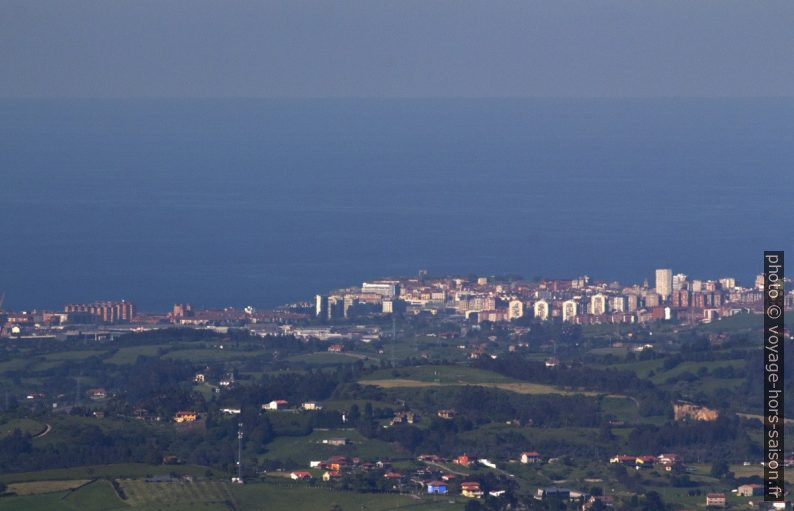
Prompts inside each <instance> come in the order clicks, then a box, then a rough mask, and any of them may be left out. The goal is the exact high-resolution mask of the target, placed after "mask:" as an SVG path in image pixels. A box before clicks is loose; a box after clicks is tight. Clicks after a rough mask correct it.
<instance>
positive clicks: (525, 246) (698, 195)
mask: <svg viewBox="0 0 794 511" xmlns="http://www.w3.org/2000/svg"><path fill="white" fill-rule="evenodd" d="M792 191H794V100H792V99H653V100H652V99H647V100H642V99H631V100H587V99H580V100H541V99H526V100H524V99H515V100H495V99H494V100H489V99H482V100H431V99H427V100H398V99H394V100H254V99H251V100H242V99H241V100H166V99H162V100H3V101H0V292H2V291H5V292H6V294H7V298H6V306H7V307H9V308H14V309H26V308H33V307H51V308H60V307H61V306H62V305H63V304H64V303H67V302H87V301H94V300H97V299H121V298H126V299H128V300H132V301H134V302H136V303H137V304H138V305H139V308H141V309H143V310H159V309H164V308H166V307H168V306H169V305H170V304H171V303H173V302H183V301H186V302H192V303H193V304H194V305H196V306H200V307H201V306H206V307H211V306H223V305H247V304H251V305H254V306H273V305H277V304H281V303H286V302H290V301H296V300H302V299H309V298H310V297H311V296H312V295H313V294H314V293H316V292H322V291H326V290H329V289H331V288H334V287H339V286H346V285H352V284H357V283H360V282H361V281H362V280H365V279H372V278H376V277H380V276H386V275H409V274H410V275H412V274H415V273H416V272H417V270H419V269H420V268H426V269H428V270H429V271H430V273H431V274H435V275H439V274H448V273H461V274H468V273H479V274H495V273H517V274H520V275H524V276H525V277H528V278H531V277H534V276H546V277H560V278H563V277H574V276H577V275H582V274H588V275H590V276H591V277H592V278H596V279H609V280H615V279H617V280H620V281H622V282H632V281H641V280H642V279H643V278H649V279H651V277H652V272H653V269H654V268H656V267H660V266H665V267H672V268H673V270H674V271H675V272H683V273H686V274H688V275H690V276H692V277H693V278H712V277H720V276H723V275H734V276H736V277H738V278H739V279H740V280H741V281H743V282H745V283H749V281H750V279H752V278H753V276H754V275H755V274H757V273H758V272H759V271H760V269H761V264H762V260H761V253H762V251H763V250H764V249H767V250H771V249H792V248H794V247H792V233H794V214H792V213H793V212H792V208H791V195H792Z"/></svg>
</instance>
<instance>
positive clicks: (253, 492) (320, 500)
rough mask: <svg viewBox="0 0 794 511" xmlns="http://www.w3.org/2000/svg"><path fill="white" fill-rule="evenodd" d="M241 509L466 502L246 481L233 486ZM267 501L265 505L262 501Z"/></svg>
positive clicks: (428, 507) (456, 507)
mask: <svg viewBox="0 0 794 511" xmlns="http://www.w3.org/2000/svg"><path fill="white" fill-rule="evenodd" d="M232 493H233V494H234V496H235V498H236V500H237V503H238V505H239V508H240V509H241V510H249V509H250V510H260V509H261V510H267V511H271V510H273V511H280V510H289V511H327V510H329V509H331V507H332V506H333V505H334V504H338V505H339V506H340V507H341V508H342V509H343V510H345V511H353V510H355V511H358V510H360V509H366V510H367V511H387V510H392V509H394V510H396V509H404V510H405V511H442V510H447V511H460V510H462V509H463V505H464V504H463V502H461V501H460V499H455V498H443V497H435V498H434V497H429V496H424V495H423V496H421V497H416V496H410V495H395V494H377V493H353V492H343V491H334V490H330V489H324V488H310V487H308V486H307V485H305V484H301V483H295V484H286V485H270V484H263V483H259V484H246V485H243V486H235V487H234V488H233V489H232ZM265 502H266V503H267V505H266V506H263V503H265Z"/></svg>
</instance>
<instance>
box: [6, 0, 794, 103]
mask: <svg viewBox="0 0 794 511" xmlns="http://www.w3.org/2000/svg"><path fill="white" fill-rule="evenodd" d="M0 96H2V97H9V96H10V97H19V96H46V97H63V96H67V97H69V96H81V97H86V96H88V97H93V96H120V97H128V96H177V97H183V96H186V97H193V96H264V97H283V96H296V97H306V96H311V97H318V96H319V97H328V96H332V97H335V96H367V97H369V96H376V97H380V96H384V97H389V96H411V97H416V96H420V97H427V96H435V97H438V96H441V97H447V96H464V97H467V96H794V1H792V0H777V1H775V0H770V1H761V0H751V1H730V0H713V1H703V0H680V1H678V0H661V1H650V0H612V1H601V0H543V1H529V0H523V1H498V0H487V1H463V0H457V1H445V0H439V1H430V0H421V1H414V0H400V1H377V0H361V1H352V0H340V1H327V2H326V1H302V0H287V1H259V2H239V1H232V0H222V1H221V0H214V1H204V0H189V1H188V0H170V1H168V0H156V1H143V0H135V1H119V0H98V1H81V0H68V1H66V0H53V1H36V0H19V1H11V0H0Z"/></svg>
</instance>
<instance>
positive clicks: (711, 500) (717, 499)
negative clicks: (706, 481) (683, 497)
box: [706, 493, 725, 507]
mask: <svg viewBox="0 0 794 511" xmlns="http://www.w3.org/2000/svg"><path fill="white" fill-rule="evenodd" d="M706 507H725V494H724V493H709V494H707V495H706Z"/></svg>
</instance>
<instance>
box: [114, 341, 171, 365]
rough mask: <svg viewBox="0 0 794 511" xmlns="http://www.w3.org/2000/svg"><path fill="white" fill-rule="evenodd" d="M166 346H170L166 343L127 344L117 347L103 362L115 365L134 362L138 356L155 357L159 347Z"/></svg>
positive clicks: (165, 347) (166, 347)
mask: <svg viewBox="0 0 794 511" xmlns="http://www.w3.org/2000/svg"><path fill="white" fill-rule="evenodd" d="M168 348H170V346H168V345H147V346H128V347H126V348H119V350H118V351H117V352H116V353H114V354H113V356H111V357H109V358H107V359H105V362H106V363H108V364H115V365H123V364H134V363H135V361H136V360H137V359H138V357H140V356H144V357H155V356H157V355H158V354H159V352H160V350H161V349H168Z"/></svg>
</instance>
